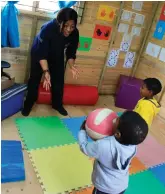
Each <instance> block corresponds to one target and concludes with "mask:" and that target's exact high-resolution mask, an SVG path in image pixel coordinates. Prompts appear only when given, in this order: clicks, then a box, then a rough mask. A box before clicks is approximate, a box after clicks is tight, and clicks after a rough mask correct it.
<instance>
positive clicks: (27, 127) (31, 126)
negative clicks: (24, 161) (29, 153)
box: [16, 117, 76, 150]
mask: <svg viewBox="0 0 165 194" xmlns="http://www.w3.org/2000/svg"><path fill="white" fill-rule="evenodd" d="M16 125H17V128H18V131H19V134H20V136H21V138H22V141H23V142H24V145H25V147H26V148H27V149H28V150H33V149H40V148H48V147H53V146H61V145H65V144H71V143H75V142H76V140H75V139H74V137H73V136H72V134H71V133H70V131H69V130H68V129H67V128H66V127H65V125H64V124H63V123H62V121H61V120H60V119H59V118H58V117H34V118H18V119H16Z"/></svg>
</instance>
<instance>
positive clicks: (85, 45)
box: [78, 36, 92, 51]
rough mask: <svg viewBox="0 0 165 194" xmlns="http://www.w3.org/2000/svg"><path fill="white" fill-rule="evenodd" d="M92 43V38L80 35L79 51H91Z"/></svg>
mask: <svg viewBox="0 0 165 194" xmlns="http://www.w3.org/2000/svg"><path fill="white" fill-rule="evenodd" d="M91 44H92V38H89V37H83V36H80V38H79V47H78V50H79V51H89V50H90V48H91Z"/></svg>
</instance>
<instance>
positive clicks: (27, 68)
mask: <svg viewBox="0 0 165 194" xmlns="http://www.w3.org/2000/svg"><path fill="white" fill-rule="evenodd" d="M38 5H39V1H33V10H32V11H34V12H35V11H36V9H37V7H38ZM37 22H38V18H37V16H33V21H32V30H31V35H30V42H29V53H28V58H27V63H26V73H25V79H24V82H25V83H26V82H27V80H28V78H29V73H30V63H31V55H30V49H31V47H32V44H33V39H34V37H35V35H36V32H37Z"/></svg>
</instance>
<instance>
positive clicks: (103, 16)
mask: <svg viewBox="0 0 165 194" xmlns="http://www.w3.org/2000/svg"><path fill="white" fill-rule="evenodd" d="M115 11H116V9H115V8H114V7H110V6H107V5H100V6H99V10H98V13H97V19H98V20H105V21H110V22H112V21H113V20H114V17H115Z"/></svg>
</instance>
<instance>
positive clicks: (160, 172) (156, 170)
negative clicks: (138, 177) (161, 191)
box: [149, 163, 165, 186]
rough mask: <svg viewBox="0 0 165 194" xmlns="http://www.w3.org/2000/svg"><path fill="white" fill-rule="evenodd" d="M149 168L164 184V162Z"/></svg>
mask: <svg viewBox="0 0 165 194" xmlns="http://www.w3.org/2000/svg"><path fill="white" fill-rule="evenodd" d="M149 170H150V171H151V172H152V174H153V175H154V176H155V177H156V178H157V179H158V180H159V181H160V182H161V183H162V184H163V185H164V186H165V163H164V164H160V165H158V166H155V167H151V168H150V169H149Z"/></svg>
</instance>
